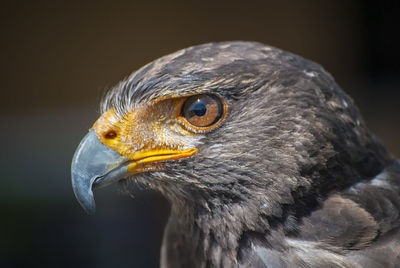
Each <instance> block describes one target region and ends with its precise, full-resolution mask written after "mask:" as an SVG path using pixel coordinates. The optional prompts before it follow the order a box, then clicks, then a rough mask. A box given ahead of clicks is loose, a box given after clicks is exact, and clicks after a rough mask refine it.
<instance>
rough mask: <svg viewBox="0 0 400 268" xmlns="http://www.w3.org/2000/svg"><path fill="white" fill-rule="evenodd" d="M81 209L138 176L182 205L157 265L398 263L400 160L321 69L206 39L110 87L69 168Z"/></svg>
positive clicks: (255, 46) (255, 47) (175, 208)
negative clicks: (96, 191)
mask: <svg viewBox="0 0 400 268" xmlns="http://www.w3.org/2000/svg"><path fill="white" fill-rule="evenodd" d="M71 177H72V187H73V191H74V193H75V196H76V198H77V200H78V202H79V203H80V204H81V205H82V207H83V208H84V209H85V210H86V211H87V212H88V213H90V214H92V213H94V212H95V201H94V197H93V190H94V189H97V188H100V187H105V186H107V185H109V184H112V183H115V182H119V183H121V184H127V183H129V182H136V183H140V184H142V185H144V186H145V187H148V188H150V189H154V190H156V191H158V192H160V193H161V194H162V195H164V196H165V197H166V199H167V200H168V201H169V203H170V205H171V212H170V215H169V219H168V222H167V224H166V227H165V231H164V236H163V241H162V245H161V257H160V267H164V268H167V267H400V233H399V225H400V195H399V194H400V162H399V160H398V159H397V158H396V157H395V156H393V155H392V154H391V153H390V152H389V151H388V150H387V149H386V148H385V147H384V145H383V144H382V143H381V142H380V141H379V139H378V138H377V137H375V135H374V134H373V133H371V131H370V130H369V129H368V128H367V126H366V123H365V121H364V119H363V118H362V116H361V114H360V111H359V109H358V108H357V106H356V105H355V103H354V101H353V100H352V99H351V97H349V96H348V95H347V94H346V93H345V92H344V91H343V90H342V89H341V88H340V87H339V85H338V84H337V83H336V82H335V80H334V78H333V77H332V76H331V75H330V74H329V73H328V72H327V71H325V70H324V69H323V67H321V66H320V65H319V64H317V63H314V62H312V61H310V60H307V59H304V58H302V57H300V56H297V55H294V54H292V53H290V52H286V51H282V50H280V49H278V48H275V47H272V46H268V45H265V44H262V43H258V42H247V41H228V42H215V43H207V44H202V45H197V46H192V47H189V48H186V49H182V50H179V51H177V52H175V53H172V54H170V55H167V56H164V57H161V58H159V59H157V60H155V61H153V62H151V63H149V64H147V65H145V66H144V67H142V68H140V69H139V70H137V71H136V72H134V73H133V74H131V75H130V76H129V77H127V78H126V79H124V80H123V81H122V82H120V83H119V84H117V85H116V86H115V87H113V88H112V89H111V90H109V91H108V92H107V93H106V94H105V96H104V98H103V100H102V102H101V115H100V117H99V118H98V119H97V120H96V122H95V123H94V125H93V126H92V127H91V128H90V130H89V132H88V133H87V134H86V136H85V137H84V138H83V140H82V141H81V143H80V144H79V146H78V147H77V149H76V151H75V154H74V157H73V159H72V166H71Z"/></svg>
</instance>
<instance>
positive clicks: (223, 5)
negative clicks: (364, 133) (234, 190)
mask: <svg viewBox="0 0 400 268" xmlns="http://www.w3.org/2000/svg"><path fill="white" fill-rule="evenodd" d="M0 8H1V11H0V22H1V24H0V27H1V42H0V51H1V57H2V60H1V63H2V64H1V67H0V68H1V85H2V86H1V100H2V101H1V103H2V105H0V119H1V125H2V128H1V129H2V131H1V132H0V140H1V141H2V147H1V154H0V160H1V161H0V163H1V167H2V168H1V179H0V217H1V218H0V267H157V266H158V261H159V248H160V243H161V238H162V231H163V226H164V224H165V221H166V218H167V215H168V210H169V207H168V204H167V202H166V201H165V200H164V199H163V198H162V197H160V196H159V195H158V194H156V193H153V192H151V191H147V190H137V191H135V192H134V195H135V198H133V199H132V198H131V197H129V196H127V195H123V194H120V192H119V191H118V187H117V186H116V185H114V186H112V187H109V188H106V189H101V190H99V191H97V193H96V200H97V207H98V209H97V213H96V215H95V216H88V215H86V214H85V213H84V211H83V210H82V209H81V208H80V206H79V205H78V203H77V202H76V200H75V198H74V195H73V192H72V189H71V184H70V162H71V158H72V155H73V153H74V150H75V148H76V146H77V145H78V143H79V141H80V139H81V138H82V137H83V136H84V135H85V133H86V132H87V130H88V128H89V127H90V126H91V125H92V123H93V122H94V121H95V119H96V118H97V117H98V115H99V114H98V103H99V100H100V97H101V95H102V93H103V92H104V90H106V89H107V88H110V87H112V86H113V85H114V84H116V83H117V82H118V81H119V80H120V79H122V78H124V77H126V76H127V75H129V74H130V73H131V72H132V71H134V70H136V69H138V68H139V67H140V66H142V65H144V64H145V63H147V62H149V61H151V60H153V59H156V58H158V57H160V56H162V55H164V54H167V53H171V52H174V51H175V50H177V49H180V48H184V47H187V46H191V45H195V44H200V43H206V42H211V41H224V40H254V41H259V42H263V43H266V44H269V45H273V46H276V47H279V48H282V49H285V50H288V51H291V52H294V53H296V54H300V55H302V56H303V57H306V58H309V59H312V60H314V61H316V62H318V63H320V64H322V65H323V66H324V67H325V68H326V69H327V70H328V71H329V72H330V73H332V74H333V75H334V77H335V78H336V80H337V82H338V83H339V84H340V85H341V86H342V87H343V88H344V89H345V90H346V91H347V92H348V93H349V94H350V95H351V96H352V97H353V98H354V99H355V101H356V103H357V104H358V106H359V108H360V109H361V111H362V113H363V115H364V117H365V119H366V121H367V123H368V125H369V127H370V128H371V129H372V130H373V131H374V132H375V133H376V134H377V136H378V137H380V138H381V139H382V141H383V142H384V143H385V145H386V146H387V147H388V148H389V149H390V150H391V152H393V153H394V154H395V155H397V156H400V139H399V134H400V122H399V119H400V108H399V104H398V103H399V97H400V88H399V87H400V67H399V62H400V52H399V51H400V49H399V47H400V43H399V41H398V40H399V39H398V38H397V35H399V26H400V25H399V24H398V23H397V17H398V14H399V11H400V10H399V5H398V4H397V3H396V2H395V1H350V0H348V1H319V0H312V1H279V2H278V1H267V0H264V1H248V2H246V1H196V2H189V1H159V2H147V1H146V2H145V1H141V2H139V1H126V2H122V1H120V2H119V1H97V2H91V3H89V2H85V3H80V4H73V3H71V2H70V1H51V2H50V1H49V2H48V3H46V2H41V1H31V2H26V3H23V2H21V1H14V2H12V1H8V3H2V6H1V7H0Z"/></svg>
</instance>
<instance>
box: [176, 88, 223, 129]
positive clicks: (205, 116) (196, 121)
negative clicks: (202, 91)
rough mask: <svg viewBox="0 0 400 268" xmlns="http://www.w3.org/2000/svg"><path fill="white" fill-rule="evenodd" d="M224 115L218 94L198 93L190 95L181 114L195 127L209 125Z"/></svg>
mask: <svg viewBox="0 0 400 268" xmlns="http://www.w3.org/2000/svg"><path fill="white" fill-rule="evenodd" d="M222 115H223V105H222V103H221V100H220V99H219V98H218V97H217V96H213V95H196V96H192V97H189V98H188V99H187V100H186V101H185V103H184V104H183V106H182V111H181V116H183V117H184V118H185V119H186V121H188V122H189V123H190V124H192V125H193V126H195V127H209V126H211V125H213V124H215V123H217V122H218V121H219V120H220V119H221V117H222Z"/></svg>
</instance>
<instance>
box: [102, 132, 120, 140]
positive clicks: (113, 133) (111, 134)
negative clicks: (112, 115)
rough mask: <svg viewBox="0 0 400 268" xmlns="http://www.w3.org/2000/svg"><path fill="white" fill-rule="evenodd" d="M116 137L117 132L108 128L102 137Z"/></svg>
mask: <svg viewBox="0 0 400 268" xmlns="http://www.w3.org/2000/svg"><path fill="white" fill-rule="evenodd" d="M116 137H117V132H115V131H114V130H110V131H108V132H107V133H106V134H104V138H106V139H110V140H111V139H115V138H116Z"/></svg>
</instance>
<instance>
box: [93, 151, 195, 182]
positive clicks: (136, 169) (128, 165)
mask: <svg viewBox="0 0 400 268" xmlns="http://www.w3.org/2000/svg"><path fill="white" fill-rule="evenodd" d="M196 152H197V149H196V148H193V149H188V150H185V151H179V152H168V153H167V152H165V153H159V154H150V155H149V154H148V153H145V155H143V156H142V157H141V158H137V159H135V160H127V161H125V162H123V163H121V164H120V165H119V166H117V167H116V168H113V169H111V170H110V171H108V172H106V173H105V174H103V175H101V176H98V177H96V178H95V179H94V181H93V184H92V189H98V188H102V187H105V186H107V185H110V184H112V183H114V182H117V181H119V180H121V179H124V178H126V177H128V176H129V175H133V174H135V173H140V172H141V169H140V166H141V165H144V164H151V163H155V162H160V161H166V160H173V159H179V158H184V157H189V156H191V155H193V154H194V153H196ZM139 157H140V156H139Z"/></svg>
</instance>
